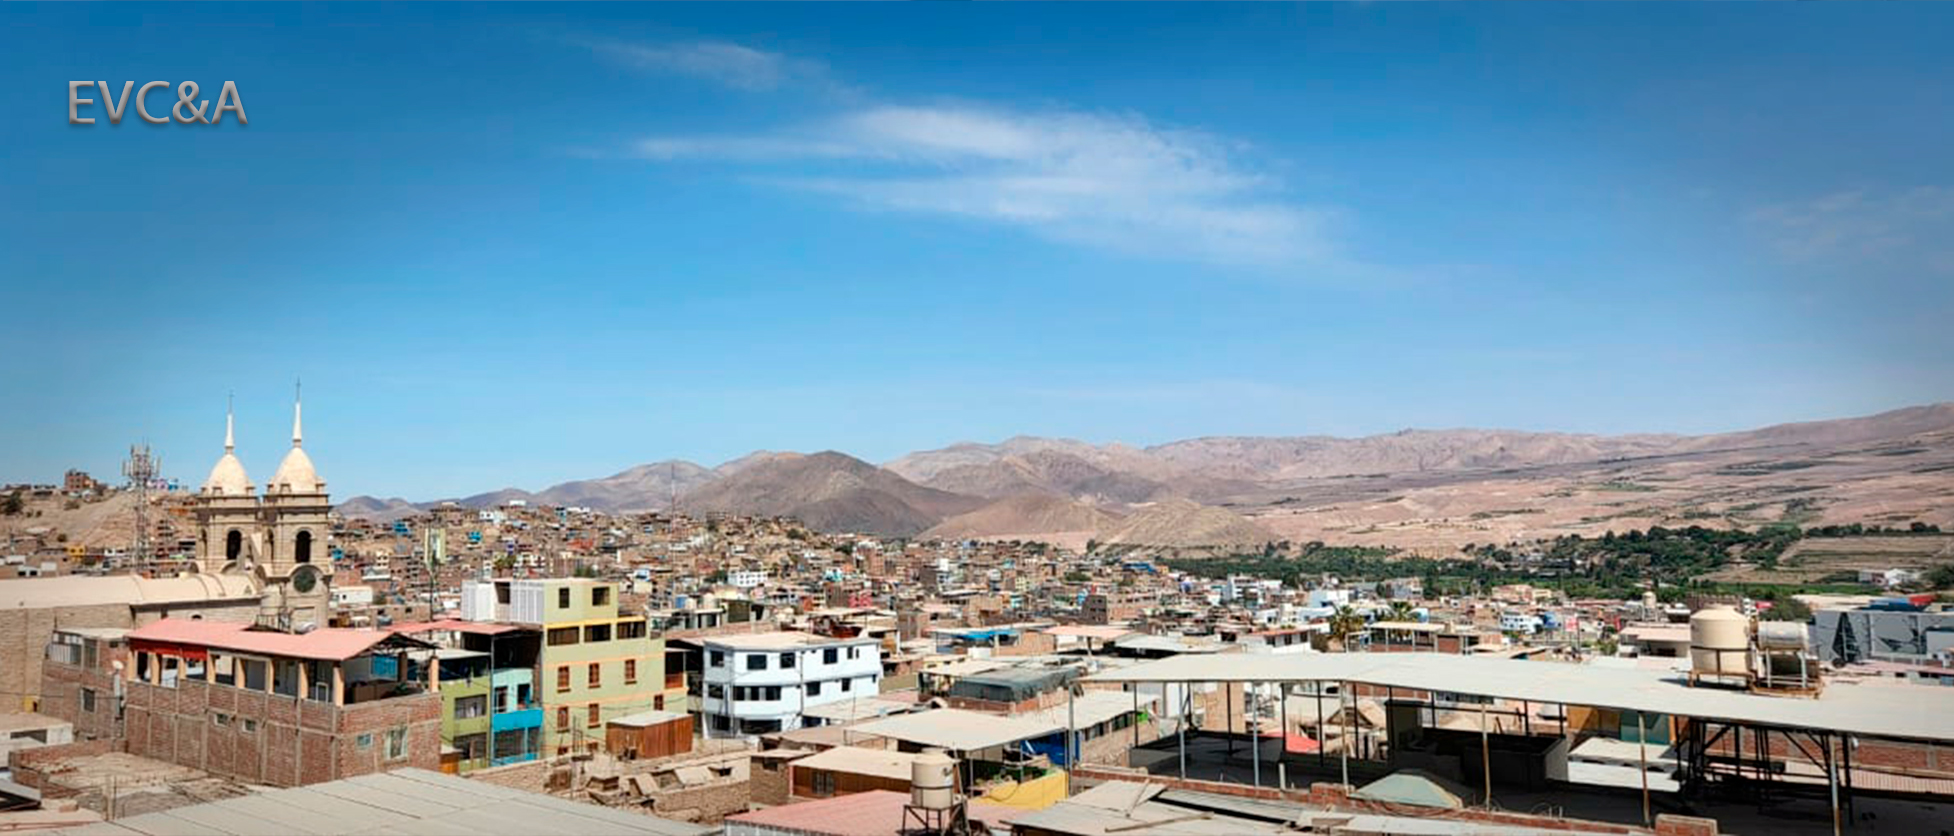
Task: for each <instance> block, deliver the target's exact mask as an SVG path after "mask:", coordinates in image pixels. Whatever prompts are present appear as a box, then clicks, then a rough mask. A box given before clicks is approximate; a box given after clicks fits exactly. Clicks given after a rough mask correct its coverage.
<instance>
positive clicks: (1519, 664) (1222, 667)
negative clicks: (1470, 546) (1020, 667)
mask: <svg viewBox="0 0 1954 836" xmlns="http://www.w3.org/2000/svg"><path fill="white" fill-rule="evenodd" d="M1087 680H1089V681H1098V682H1298V681H1332V682H1334V681H1348V682H1361V683H1364V684H1368V685H1379V686H1386V687H1392V688H1406V689H1413V690H1422V691H1445V692H1453V693H1460V694H1471V695H1476V696H1484V697H1498V698H1505V699H1514V700H1526V701H1530V702H1539V703H1561V704H1564V705H1582V706H1592V707H1597V708H1611V709H1617V710H1629V711H1645V712H1652V713H1658V714H1674V715H1681V716H1685V717H1698V718H1703V719H1712V720H1722V721H1726V722H1738V723H1745V724H1750V725H1759V726H1775V727H1780V728H1793V729H1809V730H1819V731H1834V732H1844V733H1848V734H1861V735H1869V736H1873V737H1887V738H1899V739H1910V740H1935V741H1954V691H1949V690H1948V689H1945V688H1932V687H1926V686H1919V685H1903V684H1892V685H1886V684H1879V685H1875V684H1862V683H1846V682H1839V681H1834V682H1832V683H1831V685H1830V687H1828V688H1826V689H1825V691H1824V693H1823V694H1822V695H1821V696H1819V697H1817V698H1815V699H1806V698H1797V697H1775V696H1764V695H1760V694H1752V693H1748V692H1744V691H1733V690H1724V689H1719V688H1693V687H1690V686H1689V684H1688V682H1687V680H1686V679H1685V678H1684V677H1683V676H1682V675H1680V674H1678V673H1675V672H1672V671H1665V670H1648V669H1642V668H1616V667H1602V666H1598V665H1581V664H1567V663H1557V662H1545V661H1538V662H1532V661H1522V660H1517V659H1489V658H1480V657H1471V656H1458V655H1452V654H1442V653H1315V654H1297V655H1257V656H1247V657H1245V656H1240V655H1234V654H1222V655H1183V656H1174V657H1170V658H1167V659H1161V660H1159V661H1156V662H1149V663H1146V664H1143V665H1134V666H1132V667H1128V668H1121V669H1117V670H1108V671H1104V672H1101V673H1097V674H1094V675H1092V676H1089V677H1087Z"/></svg>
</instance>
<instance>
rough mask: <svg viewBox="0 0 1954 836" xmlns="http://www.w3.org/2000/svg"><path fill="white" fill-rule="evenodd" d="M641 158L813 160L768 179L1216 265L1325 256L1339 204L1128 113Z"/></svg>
mask: <svg viewBox="0 0 1954 836" xmlns="http://www.w3.org/2000/svg"><path fill="white" fill-rule="evenodd" d="M637 150H638V152H639V153H640V154H641V155H642V156H645V157H648V158H652V159H658V160H661V161H676V160H682V159H710V160H721V161H733V162H739V163H745V164H749V165H754V166H766V165H773V166H775V167H777V166H778V165H780V164H800V165H803V166H806V165H817V164H818V168H819V170H818V171H801V172H797V173H791V174H782V173H780V172H778V171H777V170H772V169H764V168H763V169H761V170H760V171H761V173H760V174H759V178H760V179H761V180H762V181H764V182H767V183H770V184H775V185H778V186H783V187H789V188H795V189H800V190H804V191H808V192H812V193H817V194H827V195H833V196H835V197H837V198H840V199H842V200H844V201H846V202H847V203H849V204H850V205H853V206H856V207H859V208H863V209H870V210H880V211H893V212H913V213H922V214H936V215H948V216H957V217H964V218H970V219H975V220H978V221H984V222H990V223H998V224H1005V225H1009V226H1014V227H1018V228H1022V229H1025V230H1028V231H1030V232H1032V233H1034V234H1038V235H1041V236H1044V237H1046V238H1049V239H1053V240H1058V241H1063V242H1068V243H1076V244H1082V245H1088V246H1093V247H1100V248H1106V249H1112V250H1118V251H1123V252H1129V253H1135V254H1142V255H1158V256H1167V257H1179V258H1188V259H1194V260H1200V261H1209V262H1219V263H1246V264H1262V265H1287V266H1297V265H1311V264H1314V265H1317V266H1323V265H1329V264H1332V263H1334V262H1336V261H1337V260H1338V256H1337V253H1336V247H1335V246H1334V241H1333V236H1332V231H1333V228H1334V226H1335V224H1336V222H1337V220H1338V217H1339V214H1338V213H1337V212H1336V211H1335V210H1333V209H1331V208H1328V207H1318V206H1307V205H1303V204H1299V203H1296V202H1294V201H1291V200H1287V199H1285V197H1284V195H1283V192H1282V189H1281V185H1280V184H1279V183H1278V182H1276V181H1275V180H1274V179H1272V178H1270V177H1268V176H1266V175H1264V174H1262V173H1260V172H1259V171H1258V170H1256V169H1255V168H1254V167H1253V166H1251V165H1249V164H1248V163H1246V162H1245V161H1244V157H1245V156H1247V154H1248V152H1249V151H1250V150H1251V149H1248V148H1246V146H1244V145H1242V144H1240V143H1231V142H1228V141H1226V140H1224V139H1222V138H1220V137H1217V136H1214V135H1212V134H1209V133H1206V132H1202V131H1196V130H1186V129H1176V128H1167V127H1162V126H1158V125H1155V124H1153V123H1151V122H1149V121H1147V120H1146V119H1144V118H1142V117H1140V116H1137V115H1130V114H1101V113H1087V112H1081V111H1076V110H1065V109H1045V110H1038V111H1028V110H1017V109H1010V108H1000V107H991V106H982V105H968V104H957V105H934V106H897V105H878V106H869V107H862V108H856V109H852V110H848V111H846V112H843V113H841V114H839V115H837V116H835V117H832V118H830V119H827V120H823V121H819V122H816V123H813V124H805V125H799V126H795V127H790V128H784V129H779V130H776V131H771V132H767V133H763V134H759V135H735V136H667V137H655V138H651V139H647V140H644V141H642V142H641V143H640V144H639V145H638V148H637Z"/></svg>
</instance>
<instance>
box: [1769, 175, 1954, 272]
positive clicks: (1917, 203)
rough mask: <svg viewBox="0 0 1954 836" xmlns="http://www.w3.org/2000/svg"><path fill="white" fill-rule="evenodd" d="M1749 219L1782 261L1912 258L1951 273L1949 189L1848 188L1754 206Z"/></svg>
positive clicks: (1952, 203)
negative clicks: (1884, 189) (1877, 189)
mask: <svg viewBox="0 0 1954 836" xmlns="http://www.w3.org/2000/svg"><path fill="white" fill-rule="evenodd" d="M1750 220H1751V222H1752V223H1754V224H1757V225H1758V226H1759V227H1760V228H1761V229H1762V230H1763V231H1764V234H1765V235H1766V236H1767V237H1768V240H1769V241H1770V244H1771V245H1772V246H1773V247H1774V248H1776V249H1777V251H1778V252H1779V254H1780V255H1782V256H1784V257H1785V258H1787V259H1789V260H1791V261H1796V262H1803V263H1831V262H1835V261H1849V262H1858V261H1864V260H1868V259H1876V260H1917V261H1918V263H1919V264H1921V265H1922V266H1925V267H1926V268H1928V269H1931V270H1934V271H1936V272H1954V246H1950V245H1949V244H1948V241H1947V232H1946V230H1948V229H1950V228H1954V189H1950V188H1944V187H1939V186H1920V187H1916V188H1912V189H1906V190H1901V191H1874V190H1869V189H1851V190H1845V191H1838V192H1833V193H1831V194H1826V195H1822V196H1820V197H1816V198H1810V199H1805V200H1796V201H1787V202H1782V203H1775V204H1770V205H1767V206H1763V207H1759V208H1758V209H1756V210H1754V211H1752V212H1751V213H1750Z"/></svg>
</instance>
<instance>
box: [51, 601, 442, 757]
mask: <svg viewBox="0 0 1954 836" xmlns="http://www.w3.org/2000/svg"><path fill="white" fill-rule="evenodd" d="M81 638H82V639H83V640H84V643H83V644H82V645H81V647H82V648H83V649H82V651H81V652H80V655H79V656H78V657H77V658H76V660H75V661H74V662H72V663H71V662H70V661H69V660H68V659H67V658H65V655H64V658H61V659H53V658H50V659H48V660H47V662H46V664H45V665H44V668H45V673H44V677H43V679H44V687H45V688H47V689H48V690H49V691H50V692H57V691H58V692H63V693H67V692H69V691H72V692H73V693H74V694H76V697H75V698H74V699H72V700H50V701H49V704H50V706H51V707H52V708H53V709H54V710H55V711H56V712H57V713H56V716H60V717H61V718H62V719H69V720H70V722H75V723H76V726H77V728H78V729H90V730H93V731H92V733H93V734H96V735H98V739H102V738H100V737H99V736H100V735H102V733H103V732H104V731H107V732H108V734H109V735H111V736H112V737H113V739H115V740H119V741H120V742H121V745H122V746H124V747H125V748H126V749H127V751H128V752H129V753H131V754H136V755H141V756H144V757H148V758H154V759H157V760H161V761H167V762H170V763H175V764H180V765H183V766H190V767H195V768H197V769H201V770H204V771H206V772H210V773H213V774H216V775H221V776H225V777H229V778H234V779H237V780H241V781H248V782H251V783H262V784H271V785H274V786H296V785H301V784H311V783H318V782H321V781H332V780H337V779H339V778H345V777H350V776H354V775H364V774H369V773H377V772H385V771H387V770H390V769H398V768H400V767H403V766H413V767H419V768H422V769H436V768H438V767H439V766H440V760H441V736H440V734H441V701H440V698H439V696H438V695H437V694H436V693H435V692H434V691H433V690H431V689H430V688H429V687H428V686H429V684H430V679H431V677H432V676H433V675H434V674H433V672H432V671H430V670H427V669H426V668H425V666H421V667H416V666H414V665H412V664H410V660H409V654H410V653H411V652H414V651H417V650H425V649H427V648H428V647H429V645H427V644H426V643H425V642H421V641H419V640H416V639H412V638H409V637H407V636H404V635H399V634H394V633H386V632H381V631H376V630H340V629H330V628H328V629H321V630H314V631H312V632H309V633H304V634H293V633H282V632H276V631H271V630H263V629H254V628H251V627H249V626H247V625H243V624H235V623H224V622H208V621H190V620H186V619H165V620H163V621H159V622H156V623H154V624H150V625H147V626H144V627H141V628H138V629H136V630H132V631H129V632H128V633H127V634H126V636H124V637H123V639H125V640H126V647H125V648H116V647H115V646H114V644H113V641H112V637H98V638H95V639H94V641H96V642H97V643H98V646H97V647H96V650H95V652H94V653H93V654H92V658H91V654H89V653H88V652H87V649H86V648H87V644H86V642H87V641H88V640H89V637H87V636H82V637H81ZM116 661H121V662H122V665H121V667H120V668H119V669H118V668H117V667H116V666H115V664H114V662H116ZM90 662H92V663H93V666H92V667H90V666H89V663H90ZM118 686H119V687H118ZM64 710H67V711H72V712H73V713H72V714H65V713H60V712H62V711H64ZM118 716H119V718H120V720H119V724H118V722H117V721H116V720H115V718H116V717H118ZM71 717H73V718H75V719H70V718H71ZM118 725H119V733H118Z"/></svg>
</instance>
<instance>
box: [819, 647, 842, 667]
mask: <svg viewBox="0 0 1954 836" xmlns="http://www.w3.org/2000/svg"><path fill="white" fill-rule="evenodd" d="M839 661H841V651H839V650H836V649H835V648H832V647H824V648H821V664H824V665H832V664H834V663H836V662H839Z"/></svg>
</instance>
